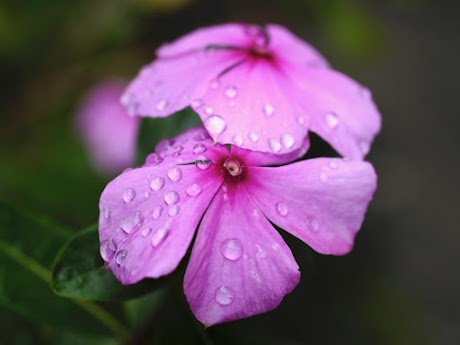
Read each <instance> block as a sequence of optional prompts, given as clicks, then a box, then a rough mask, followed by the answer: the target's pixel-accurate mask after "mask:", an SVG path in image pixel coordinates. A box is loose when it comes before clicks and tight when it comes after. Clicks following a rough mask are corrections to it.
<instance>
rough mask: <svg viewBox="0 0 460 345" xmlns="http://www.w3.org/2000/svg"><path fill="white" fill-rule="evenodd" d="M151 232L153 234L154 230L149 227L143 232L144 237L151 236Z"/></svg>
mask: <svg viewBox="0 0 460 345" xmlns="http://www.w3.org/2000/svg"><path fill="white" fill-rule="evenodd" d="M151 232H152V228H151V227H150V226H147V227H146V228H144V229H142V231H141V233H142V237H147V236H148V235H150V233H151Z"/></svg>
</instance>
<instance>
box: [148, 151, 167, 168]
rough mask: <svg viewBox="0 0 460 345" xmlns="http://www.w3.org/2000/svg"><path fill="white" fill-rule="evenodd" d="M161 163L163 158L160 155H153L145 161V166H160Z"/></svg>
mask: <svg viewBox="0 0 460 345" xmlns="http://www.w3.org/2000/svg"><path fill="white" fill-rule="evenodd" d="M161 162H163V158H161V157H160V155H159V154H157V153H151V154H149V155H148V156H147V158H146V159H145V164H146V165H153V166H155V165H158V164H160V163H161Z"/></svg>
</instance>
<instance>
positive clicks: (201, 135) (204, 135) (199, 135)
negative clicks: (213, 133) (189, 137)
mask: <svg viewBox="0 0 460 345" xmlns="http://www.w3.org/2000/svg"><path fill="white" fill-rule="evenodd" d="M208 138H209V134H208V132H206V131H205V130H204V129H200V130H198V131H197V132H196V134H195V135H194V137H193V139H194V140H195V141H203V140H206V139H208Z"/></svg>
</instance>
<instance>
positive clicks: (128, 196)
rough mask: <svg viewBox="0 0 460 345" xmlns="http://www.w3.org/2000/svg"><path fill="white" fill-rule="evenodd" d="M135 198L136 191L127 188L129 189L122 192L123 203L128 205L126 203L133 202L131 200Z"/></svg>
mask: <svg viewBox="0 0 460 345" xmlns="http://www.w3.org/2000/svg"><path fill="white" fill-rule="evenodd" d="M135 197H136V191H135V190H134V189H133V188H131V187H129V188H126V189H125V190H124V191H123V201H124V202H125V203H128V202H131V201H133V199H134V198H135Z"/></svg>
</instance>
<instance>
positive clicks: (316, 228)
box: [307, 216, 319, 233]
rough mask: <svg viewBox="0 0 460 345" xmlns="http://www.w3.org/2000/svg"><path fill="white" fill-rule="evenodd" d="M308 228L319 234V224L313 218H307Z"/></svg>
mask: <svg viewBox="0 0 460 345" xmlns="http://www.w3.org/2000/svg"><path fill="white" fill-rule="evenodd" d="M307 226H308V228H309V229H310V231H311V232H314V233H317V232H318V231H319V222H318V220H317V219H316V218H315V217H313V216H310V217H308V218H307Z"/></svg>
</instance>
